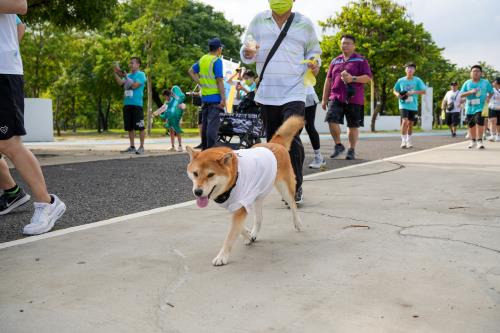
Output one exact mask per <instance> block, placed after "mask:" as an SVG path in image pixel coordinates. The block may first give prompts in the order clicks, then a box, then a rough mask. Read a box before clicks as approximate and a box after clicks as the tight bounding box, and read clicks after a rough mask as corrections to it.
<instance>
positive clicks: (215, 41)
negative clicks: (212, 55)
mask: <svg viewBox="0 0 500 333" xmlns="http://www.w3.org/2000/svg"><path fill="white" fill-rule="evenodd" d="M219 47H222V48H224V45H222V42H221V41H220V39H219V38H212V39H211V40H209V41H208V48H209V49H210V50H213V51H215V50H217V49H218V48H219Z"/></svg>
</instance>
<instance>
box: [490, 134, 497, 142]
mask: <svg viewBox="0 0 500 333" xmlns="http://www.w3.org/2000/svg"><path fill="white" fill-rule="evenodd" d="M488 141H491V142H495V141H497V135H492V136H490V137H489V138H488Z"/></svg>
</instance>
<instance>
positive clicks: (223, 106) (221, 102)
mask: <svg viewBox="0 0 500 333" xmlns="http://www.w3.org/2000/svg"><path fill="white" fill-rule="evenodd" d="M225 107H226V100H225V99H222V100H221V101H220V104H219V108H221V109H224V108H225Z"/></svg>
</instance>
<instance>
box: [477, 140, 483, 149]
mask: <svg viewBox="0 0 500 333" xmlns="http://www.w3.org/2000/svg"><path fill="white" fill-rule="evenodd" d="M477 149H484V145H483V140H478V141H477Z"/></svg>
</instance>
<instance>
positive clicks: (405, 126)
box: [401, 118, 408, 135]
mask: <svg viewBox="0 0 500 333" xmlns="http://www.w3.org/2000/svg"><path fill="white" fill-rule="evenodd" d="M407 134H408V118H403V121H401V135H407Z"/></svg>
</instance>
